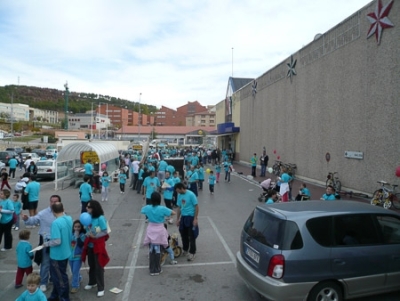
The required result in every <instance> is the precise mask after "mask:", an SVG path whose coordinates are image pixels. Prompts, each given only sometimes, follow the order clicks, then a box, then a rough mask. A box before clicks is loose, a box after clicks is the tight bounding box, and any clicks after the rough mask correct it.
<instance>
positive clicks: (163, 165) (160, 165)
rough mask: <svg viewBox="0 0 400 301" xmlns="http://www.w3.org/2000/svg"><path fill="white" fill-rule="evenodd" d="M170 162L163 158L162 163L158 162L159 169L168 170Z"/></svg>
mask: <svg viewBox="0 0 400 301" xmlns="http://www.w3.org/2000/svg"><path fill="white" fill-rule="evenodd" d="M167 166H168V163H167V162H165V161H164V160H161V161H160V163H159V164H158V170H159V171H166V170H167Z"/></svg>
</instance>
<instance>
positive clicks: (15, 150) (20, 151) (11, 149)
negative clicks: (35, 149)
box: [6, 147, 24, 154]
mask: <svg viewBox="0 0 400 301" xmlns="http://www.w3.org/2000/svg"><path fill="white" fill-rule="evenodd" d="M6 151H11V152H16V153H17V154H20V153H22V152H24V149H23V148H22V147H8V148H6Z"/></svg>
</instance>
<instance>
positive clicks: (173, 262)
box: [169, 260, 178, 265]
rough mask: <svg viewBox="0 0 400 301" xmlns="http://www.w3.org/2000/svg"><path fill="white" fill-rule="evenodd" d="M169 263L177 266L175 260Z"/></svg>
mask: <svg viewBox="0 0 400 301" xmlns="http://www.w3.org/2000/svg"><path fill="white" fill-rule="evenodd" d="M169 263H170V264H172V265H174V264H177V263H178V262H177V261H176V260H171V261H170V262H169Z"/></svg>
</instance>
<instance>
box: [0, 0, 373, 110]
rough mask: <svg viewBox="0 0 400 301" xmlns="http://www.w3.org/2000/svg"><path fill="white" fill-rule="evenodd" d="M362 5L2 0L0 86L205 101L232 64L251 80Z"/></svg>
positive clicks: (358, 1) (289, 0)
mask: <svg viewBox="0 0 400 301" xmlns="http://www.w3.org/2000/svg"><path fill="white" fill-rule="evenodd" d="M369 2H371V1H369V0H322V1H315V0H279V1H273V0H244V1H243V0H197V1H194V0H171V1H169V0H141V1H139V0H109V1H106V0H84V1H82V0H79V1H75V0H68V1H64V0H58V1H54V0H47V1H46V0H36V1H31V0H29V1H27V0H1V1H0V42H1V47H0V86H4V85H10V84H18V78H19V84H21V85H27V86H37V87H47V88H55V89H59V90H62V89H63V86H64V84H65V82H66V81H68V84H69V87H70V90H71V91H75V92H91V93H98V94H103V95H110V96H116V97H120V98H124V99H128V100H130V101H135V102H136V101H139V94H140V93H142V96H141V102H142V103H146V104H152V105H155V106H157V107H160V106H161V105H165V106H167V107H170V108H173V109H176V108H177V107H179V106H182V105H184V104H186V103H187V102H188V101H194V100H198V101H199V102H200V103H201V104H203V105H212V104H216V103H218V102H219V101H221V100H222V99H224V97H225V93H226V86H227V80H228V78H229V76H231V75H232V66H233V76H234V77H248V78H256V77H258V76H260V75H262V74H263V73H264V72H266V71H267V70H269V69H271V68H272V67H274V66H275V65H277V64H279V63H280V62H282V61H283V60H286V59H287V58H288V57H290V55H291V54H292V53H294V52H296V51H298V50H299V49H300V48H302V47H303V46H305V45H307V44H308V43H310V42H311V41H312V40H313V38H314V36H315V35H316V34H317V33H324V32H326V31H328V30H329V29H330V28H332V27H334V26H335V25H336V24H338V23H339V22H341V21H342V20H343V19H345V18H347V17H348V16H350V15H351V14H353V13H354V12H356V11H357V10H359V9H361V8H362V7H363V6H365V5H366V4H368V3H369ZM232 48H233V50H232ZM232 57H233V59H232Z"/></svg>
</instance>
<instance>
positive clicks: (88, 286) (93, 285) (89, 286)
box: [85, 284, 97, 291]
mask: <svg viewBox="0 0 400 301" xmlns="http://www.w3.org/2000/svg"><path fill="white" fill-rule="evenodd" d="M96 286H97V284H92V285H90V284H88V285H85V290H87V291H88V290H90V289H92V288H93V287H96Z"/></svg>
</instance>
